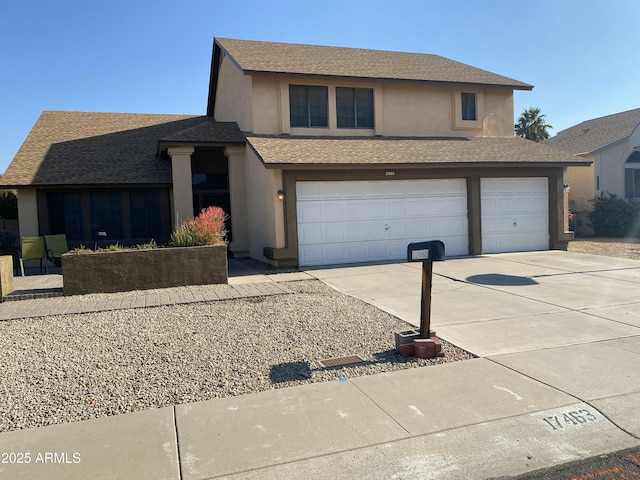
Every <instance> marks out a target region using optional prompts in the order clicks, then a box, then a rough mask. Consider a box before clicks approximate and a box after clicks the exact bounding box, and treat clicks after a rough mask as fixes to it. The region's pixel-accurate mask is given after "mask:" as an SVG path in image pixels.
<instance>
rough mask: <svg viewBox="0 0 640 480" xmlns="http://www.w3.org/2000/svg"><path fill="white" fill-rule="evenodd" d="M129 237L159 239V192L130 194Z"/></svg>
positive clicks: (160, 231)
mask: <svg viewBox="0 0 640 480" xmlns="http://www.w3.org/2000/svg"><path fill="white" fill-rule="evenodd" d="M129 205H130V210H131V236H132V237H133V238H144V239H147V238H148V239H151V238H155V239H157V238H161V237H162V222H161V220H160V192H158V191H151V192H131V193H130V195H129Z"/></svg>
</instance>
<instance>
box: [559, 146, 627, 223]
mask: <svg viewBox="0 0 640 480" xmlns="http://www.w3.org/2000/svg"><path fill="white" fill-rule="evenodd" d="M631 153H632V150H631V148H630V147H629V142H628V141H626V139H625V140H622V141H620V142H617V143H615V144H612V145H611V146H609V147H607V148H605V149H603V150H601V151H599V152H596V153H595V154H593V155H582V158H585V159H586V160H590V161H592V162H593V164H592V165H591V166H590V167H569V168H568V171H567V179H568V181H569V184H570V185H571V200H573V204H574V207H573V208H574V211H577V212H580V211H588V210H590V209H591V204H590V203H589V200H591V199H592V198H593V197H595V196H596V195H600V194H602V193H605V192H608V193H613V194H615V195H617V196H619V197H622V198H624V195H625V192H624V164H625V162H626V160H627V158H628V157H629V155H631Z"/></svg>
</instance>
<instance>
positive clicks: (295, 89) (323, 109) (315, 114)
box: [289, 85, 329, 127]
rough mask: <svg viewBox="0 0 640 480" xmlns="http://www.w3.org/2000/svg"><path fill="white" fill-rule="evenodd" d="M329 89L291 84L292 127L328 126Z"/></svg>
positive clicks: (290, 109)
mask: <svg viewBox="0 0 640 480" xmlns="http://www.w3.org/2000/svg"><path fill="white" fill-rule="evenodd" d="M328 103H329V89H328V88H327V87H318V86H313V85H289V115H290V122H291V126H292V127H328V126H329V120H328V118H329V115H328V108H327V107H328Z"/></svg>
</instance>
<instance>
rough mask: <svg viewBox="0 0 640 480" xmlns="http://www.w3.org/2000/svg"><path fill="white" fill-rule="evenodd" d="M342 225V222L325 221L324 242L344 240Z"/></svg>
mask: <svg viewBox="0 0 640 480" xmlns="http://www.w3.org/2000/svg"><path fill="white" fill-rule="evenodd" d="M344 240H345V235H344V225H343V224H342V223H327V224H326V225H325V226H324V236H323V238H322V241H323V242H324V243H340V242H344Z"/></svg>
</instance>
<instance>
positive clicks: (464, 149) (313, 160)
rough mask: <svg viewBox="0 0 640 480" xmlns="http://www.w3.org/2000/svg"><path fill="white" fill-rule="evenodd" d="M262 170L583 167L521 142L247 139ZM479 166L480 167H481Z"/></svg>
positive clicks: (562, 155)
mask: <svg viewBox="0 0 640 480" xmlns="http://www.w3.org/2000/svg"><path fill="white" fill-rule="evenodd" d="M247 142H248V143H249V145H250V146H251V148H252V149H253V150H254V151H255V152H256V154H257V155H258V156H259V157H260V158H261V160H262V162H263V163H264V164H265V165H266V166H267V167H273V168H275V167H278V168H287V167H288V168H296V167H303V166H309V165H311V166H333V167H341V166H372V167H380V166H384V165H405V166H432V167H443V166H449V167H463V166H483V165H484V166H495V165H496V164H497V165H502V166H507V164H513V165H519V166H521V165H525V164H526V165H528V166H530V165H534V166H535V165H539V166H548V165H550V164H554V165H565V166H566V165H578V164H580V165H585V164H589V163H590V162H586V161H585V160H584V159H583V158H579V157H576V156H575V155H570V154H568V153H566V152H564V151H562V150H557V149H554V148H551V147H547V146H545V145H541V144H540V143H536V142H532V141H530V140H525V139H522V138H516V137H513V138H511V137H509V138H484V137H482V138H480V137H478V138H398V137H395V138H391V137H383V138H371V137H366V138H365V137H357V138H335V137H333V138H327V137H322V138H321V137H313V138H310V137H306V138H294V137H272V136H257V135H251V136H248V137H247ZM481 164H482V165H481Z"/></svg>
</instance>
